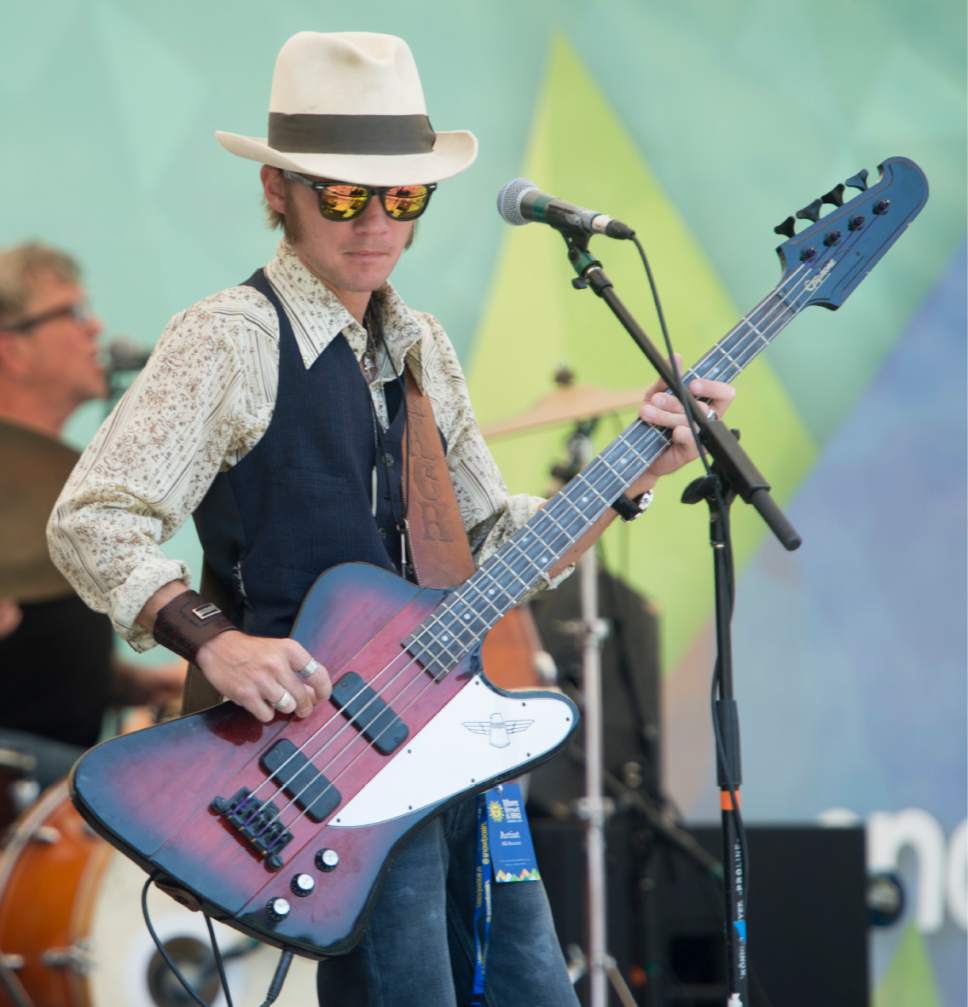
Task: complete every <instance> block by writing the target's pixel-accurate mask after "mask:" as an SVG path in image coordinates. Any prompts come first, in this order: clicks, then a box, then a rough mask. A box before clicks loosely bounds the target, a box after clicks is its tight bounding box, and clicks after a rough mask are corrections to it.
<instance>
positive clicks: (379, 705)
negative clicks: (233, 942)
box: [71, 564, 578, 957]
mask: <svg viewBox="0 0 968 1007" xmlns="http://www.w3.org/2000/svg"><path fill="white" fill-rule="evenodd" d="M445 596H446V592H443V591H437V590H428V589H422V588H419V587H416V586H415V585H413V584H410V583H408V582H406V581H404V580H402V579H401V578H399V577H397V576H395V575H394V574H392V573H389V572H387V571H384V570H381V569H379V568H376V567H372V566H368V565H366V564H347V565H345V566H340V567H336V568H334V569H333V570H330V571H328V572H327V573H326V574H324V575H323V576H322V577H320V578H319V580H318V581H317V582H316V584H315V585H314V587H313V588H312V589H311V591H310V593H309V594H308V595H307V596H306V599H305V601H304V602H303V605H302V607H301V609H300V613H299V617H298V619H297V621H296V623H295V626H294V628H293V633H292V635H293V637H294V638H295V639H297V640H298V641H299V642H300V643H302V644H303V645H304V646H305V647H306V649H307V650H309V652H310V653H311V654H313V655H314V656H315V657H316V658H317V660H319V661H321V662H322V663H323V664H324V665H325V666H326V667H327V668H328V669H329V672H330V674H331V677H332V679H333V682H334V693H333V697H332V699H331V700H330V701H328V702H324V703H319V704H317V706H316V708H315V709H314V711H313V713H312V714H311V715H310V716H309V717H307V718H306V719H305V720H297V719H295V718H292V717H288V716H287V717H283V716H281V715H277V716H276V717H275V719H274V720H273V721H272V722H270V723H268V724H262V723H260V722H259V721H257V720H256V719H255V718H254V717H252V716H251V715H250V714H248V713H247V712H245V711H244V710H242V709H241V708H240V707H238V706H236V705H235V704H233V703H223V704H221V705H219V706H215V707H212V708H211V709H208V710H204V711H202V712H201V713H197V714H193V715H191V716H187V717H182V718H179V719H177V720H173V721H169V722H167V723H164V724H160V725H157V726H155V727H150V728H147V729H145V730H142V731H138V732H136V733H134V734H129V735H126V736H123V737H120V738H115V739H112V740H110V741H107V742H104V743H103V744H101V745H99V746H97V747H96V748H94V749H92V750H91V751H90V752H88V753H87V754H86V755H85V756H84V757H83V758H82V759H81V760H80V761H79V762H78V763H77V765H76V766H75V768H74V772H73V774H72V778H71V788H72V797H73V799H74V802H75V804H76V805H77V807H78V809H79V810H80V812H81V814H82V815H83V816H84V817H85V818H86V819H87V821H88V822H89V823H90V824H91V825H92V826H93V828H94V829H95V830H96V831H97V832H98V833H100V834H101V835H102V836H104V837H105V838H106V839H108V840H109V841H110V842H111V843H113V844H114V845H115V846H117V847H118V848H119V849H120V850H122V851H123V852H124V853H126V854H127V855H128V856H129V857H131V858H132V859H133V860H135V861H136V862H137V863H139V864H140V865H141V866H142V867H143V868H144V869H145V870H146V871H148V872H150V873H152V874H154V875H156V877H157V880H158V882H159V883H160V885H161V886H162V887H164V888H165V889H166V890H168V891H169V892H170V893H171V894H173V895H175V896H176V897H177V898H179V899H180V900H182V901H184V902H186V903H187V904H190V905H193V906H197V907H198V908H201V909H203V910H204V911H205V912H207V913H209V914H210V915H212V916H213V917H214V918H216V919H218V920H220V921H222V922H225V923H228V924H230V925H232V926H235V927H236V928H237V929H239V930H241V931H243V932H245V933H248V934H250V935H252V936H254V937H256V938H258V939H259V940H262V941H266V942H268V943H270V944H275V945H277V946H279V947H288V948H290V949H292V950H294V951H296V952H298V953H301V954H304V955H309V956H312V957H325V956H327V955H333V954H339V953H343V952H345V951H347V950H349V949H350V948H352V947H353V945H354V944H355V943H356V942H357V941H358V940H359V938H360V936H361V934H362V929H363V926H364V924H365V922H366V917H367V913H368V909H369V907H370V906H371V904H372V902H373V900H374V898H375V896H376V893H377V892H378V890H379V886H380V880H381V877H382V875H383V873H384V871H385V870H386V868H387V865H388V862H389V861H390V859H392V856H393V852H394V850H395V848H396V847H397V846H398V845H399V844H400V843H401V842H402V841H403V840H404V838H405V837H406V836H407V834H408V833H410V832H412V831H413V830H414V829H416V828H418V827H419V826H420V825H422V824H423V823H425V822H426V821H427V820H428V819H429V818H430V817H432V816H433V815H434V814H436V813H439V812H440V811H442V810H443V809H444V808H445V807H447V806H448V805H449V804H451V803H453V802H455V801H457V800H460V799H461V798H463V797H467V796H469V795H471V794H474V793H477V792H480V791H482V790H485V789H487V788H488V787H490V786H493V785H494V784H496V783H498V782H500V781H502V780H505V779H508V778H510V777H513V776H516V775H518V774H519V773H521V772H522V771H525V770H527V769H528V768H530V767H532V766H534V765H536V764H538V763H540V762H542V761H544V760H545V759H546V758H547V757H548V756H550V755H551V754H552V753H553V752H554V751H555V750H556V749H558V748H559V747H560V746H561V745H562V744H563V743H564V742H565V740H566V739H567V737H568V735H569V734H571V732H572V731H573V730H574V729H575V727H576V725H577V721H578V713H577V710H576V708H575V706H574V704H573V703H571V701H570V700H568V699H567V698H565V697H564V696H561V695H558V694H557V693H551V692H515V693H513V694H512V693H507V692H504V691H503V690H500V689H497V688H495V687H494V686H493V685H491V683H489V682H488V681H487V679H486V678H484V677H483V676H482V675H481V674H480V673H479V672H480V671H481V668H480V656H479V655H480V649H479V648H478V649H476V650H475V651H472V652H471V653H470V654H469V655H468V656H466V657H464V658H463V659H461V660H460V661H459V662H458V663H457V664H456V666H454V667H453V668H451V669H449V670H448V671H447V672H446V673H443V672H442V671H441V669H440V667H439V664H434V663H433V662H428V661H425V662H424V663H423V664H421V663H420V662H418V661H417V660H416V659H415V658H414V657H413V656H412V654H411V652H410V651H408V650H407V648H406V646H405V645H404V642H403V641H405V640H411V641H412V640H413V638H414V636H415V635H416V636H417V637H419V636H420V631H421V626H422V625H426V624H427V623H428V622H432V620H433V612H434V610H435V608H437V607H438V606H439V605H440V603H441V600H442V599H443V598H444V597H445ZM438 636H439V634H438ZM443 638H444V640H445V641H446V639H447V634H444V636H443ZM413 649H415V648H414V647H413V646H411V650H413ZM438 654H439V650H438ZM428 666H429V667H430V668H431V670H427V667H428ZM414 883H416V884H419V879H414Z"/></svg>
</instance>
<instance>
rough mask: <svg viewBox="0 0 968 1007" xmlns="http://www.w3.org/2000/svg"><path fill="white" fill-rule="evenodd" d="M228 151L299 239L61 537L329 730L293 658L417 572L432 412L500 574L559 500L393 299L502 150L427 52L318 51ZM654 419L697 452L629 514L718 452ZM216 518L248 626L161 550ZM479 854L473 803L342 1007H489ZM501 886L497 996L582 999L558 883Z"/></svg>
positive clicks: (199, 307)
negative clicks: (482, 972)
mask: <svg viewBox="0 0 968 1007" xmlns="http://www.w3.org/2000/svg"><path fill="white" fill-rule="evenodd" d="M217 136H218V139H219V142H220V143H221V144H222V145H223V146H224V147H225V148H226V149H227V150H229V151H230V152H231V153H233V154H236V155H238V156H241V157H244V158H248V159H250V160H254V161H256V162H257V163H259V164H261V165H262V167H261V171H260V177H261V183H262V190H263V194H264V197H265V202H266V204H267V209H268V213H269V216H270V220H271V221H272V222H273V223H274V224H276V225H278V226H281V227H282V230H283V238H282V240H281V242H280V244H279V247H278V250H277V253H276V255H275V257H274V258H273V259H272V260H271V261H270V262H269V263H268V264H267V265H266V266H265V268H264V269H259V270H257V271H256V273H254V274H253V276H252V277H250V278H249V279H248V280H247V281H246V282H245V283H243V284H240V285H239V286H235V287H231V288H229V289H227V290H223V291H220V292H219V293H216V294H213V295H212V296H210V297H207V298H205V299H204V300H202V301H200V302H198V303H197V304H195V305H193V306H192V307H190V308H189V309H188V310H187V311H184V312H182V313H181V314H179V315H176V316H175V317H174V318H173V319H172V321H171V323H170V324H169V326H168V328H167V329H166V330H165V332H164V333H163V335H162V336H161V338H160V340H159V342H158V344H157V347H156V348H155V351H154V353H153V355H152V358H151V360H150V361H149V363H148V365H147V367H146V368H145V370H144V371H143V373H142V374H141V375H140V376H139V378H138V379H137V380H136V381H135V382H134V384H133V386H132V388H131V389H130V391H129V392H128V394H127V396H126V398H125V400H124V401H123V402H122V404H121V405H120V406H119V407H118V409H116V410H115V412H114V413H113V415H112V416H111V417H110V418H109V419H108V420H107V421H106V422H105V424H104V425H103V427H102V428H101V430H100V431H99V433H98V434H97V436H96V437H95V439H94V441H93V442H92V444H91V445H90V446H89V447H88V449H87V451H86V452H85V453H84V455H83V457H82V459H81V461H80V463H79V464H78V467H77V468H76V470H75V471H74V474H73V475H72V477H71V479H70V481H69V483H68V485H67V486H66V488H65V490H64V492H63V494H62V496H61V498H60V500H59V502H58V504H57V506H56V508H55V510H54V513H53V515H52V518H51V522H50V525H49V540H50V545H51V550H52V554H53V556H54V557H55V560H56V562H57V564H58V565H59V567H60V568H61V569H62V570H63V572H64V573H65V575H66V576H67V577H68V578H69V579H70V580H71V581H72V583H73V584H74V585H75V586H76V588H77V590H78V592H79V593H80V594H81V596H82V597H83V598H84V599H85V600H86V601H87V602H88V604H90V605H91V606H92V607H94V608H96V609H98V610H100V611H104V612H107V613H108V614H109V615H110V616H111V619H112V621H113V623H114V625H115V627H116V628H117V629H118V630H119V631H120V632H121V633H123V634H124V635H125V636H126V637H127V639H128V640H129V641H130V642H131V644H132V646H134V647H135V648H136V649H139V650H143V649H146V648H148V647H151V646H153V645H154V643H156V642H163V643H165V644H166V645H168V646H170V647H172V648H173V649H174V650H175V651H176V652H177V653H180V654H182V655H183V656H185V657H187V658H189V659H191V660H192V661H194V662H195V663H196V664H197V666H198V667H199V668H200V669H201V671H202V673H203V674H204V677H205V679H206V680H207V683H208V686H209V687H210V698H212V699H213V700H214V697H216V696H223V697H226V698H227V699H229V700H232V701H233V702H235V703H237V704H239V705H240V706H242V707H244V708H245V709H246V710H247V711H248V712H249V713H251V714H252V716H253V717H255V718H257V719H258V720H259V721H261V722H263V723H268V722H269V721H271V720H272V719H273V718H274V717H275V716H276V715H277V713H278V714H283V715H290V714H291V715H293V716H294V717H296V718H305V717H307V716H309V715H310V714H311V712H312V711H313V708H314V706H315V705H316V704H318V703H321V702H323V701H326V700H327V699H328V698H329V697H330V693H331V683H330V679H329V676H328V673H327V669H326V668H325V667H323V666H322V665H321V664H320V663H319V662H317V661H315V660H314V659H313V658H312V657H311V655H310V654H309V652H308V651H307V650H306V649H305V648H304V647H302V646H301V645H300V644H299V643H297V642H296V641H295V640H293V639H290V638H288V633H289V631H290V628H291V626H292V623H293V620H294V619H295V617H296V613H297V610H298V608H299V605H300V602H301V601H302V598H303V596H304V595H305V594H306V592H307V591H308V590H309V589H310V587H311V586H312V584H313V582H314V581H315V580H316V578H317V577H318V576H319V575H320V574H321V573H323V572H324V571H326V570H328V569H330V568H331V567H333V566H335V565H336V564H339V563H345V562H349V561H363V562H367V563H370V564H375V565H377V566H382V567H384V568H387V569H389V570H394V571H396V572H397V573H400V574H402V575H404V576H412V569H411V566H410V559H411V556H412V546H411V543H410V542H409V541H408V529H409V528H410V524H411V522H410V520H408V518H410V517H412V516H413V515H412V514H411V515H408V513H407V509H406V508H407V502H408V501H409V500H410V499H411V492H412V491H415V490H416V489H419V487H412V486H408V485H407V482H408V479H409V477H408V476H407V475H405V473H406V472H407V471H409V470H408V468H407V463H406V458H405V457H404V445H405V444H406V442H407V440H408V433H407V429H408V427H407V424H408V417H409V414H410V412H411V406H409V405H408V403H409V402H410V401H411V399H410V398H409V394H410V393H411V392H413V393H414V394H417V395H420V394H422V395H423V396H425V397H426V399H427V400H429V403H430V405H431V407H432V411H433V422H434V423H435V424H436V427H437V429H438V430H439V434H440V440H441V441H442V443H443V444H444V446H445V452H446V469H447V472H448V474H449V482H450V483H451V485H452V487H453V494H454V496H455V498H456V504H457V507H458V509H459V516H460V521H461V522H462V524H463V528H464V530H465V531H466V535H467V539H468V541H469V543H470V547H471V549H472V550H473V553H474V556H475V559H476V560H477V561H478V562H481V561H483V560H484V558H486V556H488V555H489V554H490V553H492V552H493V551H494V550H495V549H496V548H497V547H498V546H499V545H500V543H501V542H502V541H504V540H506V539H507V537H508V536H509V535H510V534H511V533H513V532H514V531H515V530H516V529H517V528H519V527H520V526H522V525H523V524H524V523H525V522H526V521H527V519H528V518H529V517H530V516H531V514H532V513H533V512H534V510H535V508H536V507H538V506H540V503H541V501H538V500H534V499H531V498H527V497H522V496H509V495H508V493H507V491H506V489H505V487H504V484H503V482H502V480H501V477H500V475H499V473H498V471H497V468H496V466H495V463H494V461H493V459H492V457H491V455H490V453H489V451H488V449H487V447H486V446H485V443H484V440H483V438H482V436H481V433H480V431H479V429H478V427H477V425H476V423H475V420H474V417H473V413H472V411H471V406H470V402H469V399H468V393H467V388H466V384H465V380H464V376H463V374H462V371H461V368H460V365H459V363H458V360H457V356H456V353H455V351H454V349H453V346H452V345H451V343H450V341H449V340H448V338H447V336H446V334H445V333H444V331H443V329H442V327H441V325H440V323H439V322H438V321H437V320H436V319H435V318H434V317H433V316H432V315H429V314H425V313H423V312H419V311H415V310H413V309H411V308H410V307H408V306H407V305H406V304H405V303H404V301H403V299H402V298H401V296H400V294H399V293H398V292H397V291H396V290H395V289H394V288H393V287H392V286H391V285H390V284H389V283H388V278H389V276H390V274H391V272H392V271H393V269H394V267H395V265H396V263H397V261H398V259H399V257H400V255H401V254H402V252H403V251H404V249H405V248H407V247H408V246H409V244H410V242H411V241H412V238H413V228H414V221H415V220H416V219H417V218H418V217H419V216H420V215H421V214H422V213H423V212H424V211H425V210H426V209H427V207H428V204H429V202H430V200H431V196H432V194H433V192H434V189H435V188H436V184H437V183H438V182H439V181H441V180H443V179H446V178H448V177H451V176H453V175H456V174H457V173H458V172H460V171H462V170H464V169H465V168H467V167H468V166H469V165H470V164H471V163H472V162H473V160H474V158H475V155H476V148H477V142H476V140H475V138H474V137H473V135H472V134H470V133H468V132H463V131H456V132H436V133H435V132H434V131H433V129H432V128H431V126H430V122H429V119H428V118H427V116H426V108H425V105H424V98H423V92H422V88H421V84H420V80H419V77H418V74H417V70H416V67H415V65H414V62H413V57H412V55H411V53H410V50H409V48H408V47H407V46H406V44H405V43H404V42H403V41H402V40H400V39H398V38H395V37H392V36H386V35H374V34H367V33H339V34H317V33H309V32H304V33H300V34H298V35H296V36H293V38H291V39H290V40H289V41H288V42H286V44H285V45H284V46H283V48H282V50H281V52H280V54H279V57H278V61H277V63H276V69H275V76H274V79H273V86H272V97H271V101H270V114H269V130H268V137H267V138H266V139H264V140H263V139H257V138H252V137H245V136H239V135H236V134H226V133H219V134H217ZM691 391H692V392H693V393H694V394H695V395H697V396H700V397H702V398H703V399H704V400H706V401H708V402H709V403H710V404H711V407H712V408H713V409H715V410H716V411H717V412H718V413H719V414H720V415H721V414H722V413H723V412H725V410H726V409H727V408H728V406H729V404H730V402H731V400H732V398H733V390H732V388H730V387H729V386H727V385H724V384H721V383H719V382H715V381H697V382H695V383H693V385H692V386H691ZM641 416H642V417H643V419H645V420H647V421H648V422H649V423H651V424H654V425H658V426H662V427H667V428H672V430H673V434H672V439H671V444H670V447H669V448H668V450H667V451H666V452H665V453H664V454H662V455H661V457H660V458H659V459H658V461H656V462H655V463H654V464H653V465H652V466H651V467H650V469H649V470H648V471H646V472H644V473H642V474H641V476H640V477H639V478H638V479H637V480H636V481H635V482H634V483H633V484H632V485H630V486H629V487H628V489H627V491H626V497H625V498H623V499H621V500H620V501H619V503H618V504H617V505H616V506H617V508H618V510H619V512H620V513H622V515H623V516H624V517H627V518H628V517H632V516H635V515H636V514H637V513H638V512H639V511H640V507H639V503H638V501H640V500H641V498H642V497H643V495H644V494H648V493H650V492H651V490H652V487H653V485H654V484H655V482H656V480H657V479H658V478H659V477H660V476H661V475H663V474H665V473H668V472H671V471H673V470H675V469H677V468H679V467H680V466H682V465H683V464H685V463H686V462H688V461H689V460H690V459H692V458H693V457H694V455H695V452H694V446H693V442H692V437H691V435H690V432H689V430H688V428H687V426H686V421H685V418H684V416H683V415H682V412H681V409H680V407H679V405H678V403H677V401H676V400H675V399H674V397H672V396H671V395H668V394H665V393H664V392H663V391H662V388H661V387H660V386H659V385H653V386H652V388H650V389H649V390H648V391H647V392H646V393H645V398H644V401H643V404H642V407H641ZM416 471H417V472H419V471H420V468H419V467H418V468H417V470H416ZM413 495H414V497H415V496H416V492H413ZM615 513H616V512H615V511H610V513H609V515H608V517H606V518H604V519H602V520H600V521H599V522H598V523H597V525H596V526H595V527H594V528H593V529H592V530H591V531H590V532H589V533H588V534H587V535H586V536H585V538H584V539H583V540H582V541H581V542H580V543H579V549H578V550H576V552H577V551H580V549H584V548H587V547H588V546H589V545H591V544H592V542H593V541H594V540H595V539H596V538H597V537H598V536H599V535H600V534H601V532H602V531H603V530H604V527H605V526H606V525H607V524H608V523H609V522H610V520H612V519H613V518H614V517H615ZM190 514H193V515H194V518H195V521H196V525H197V527H198V530H199V536H200V538H201V541H202V545H203V548H204V550H205V558H206V566H207V568H208V569H209V570H210V571H211V573H212V574H213V576H214V580H215V581H216V582H218V583H219V584H220V586H221V588H222V598H224V599H225V604H224V605H223V608H224V609H225V611H224V612H222V611H219V610H218V609H216V608H215V606H214V605H211V604H207V603H206V600H204V599H202V598H201V596H200V595H198V594H196V593H195V592H194V591H192V590H190V589H189V587H188V583H189V571H188V569H187V568H186V566H185V565H184V564H183V563H180V562H177V561H174V560H171V559H168V558H166V557H165V556H164V555H163V554H162V552H161V551H160V549H159V543H160V542H163V541H164V540H166V539H167V538H168V537H169V536H170V535H171V534H172V533H173V532H174V531H175V529H176V528H177V527H178V526H179V525H180V524H181V523H182V522H183V521H184V520H185V519H186V518H187V517H188V516H189V515H190ZM474 845H475V818H474V801H473V800H470V801H467V800H464V801H461V802H459V803H457V804H456V805H454V806H452V807H451V808H450V809H449V810H447V811H446V812H445V813H444V814H443V815H440V816H438V817H436V818H434V819H433V820H432V822H431V823H430V824H429V825H427V826H426V827H424V828H422V829H420V830H419V831H418V832H415V833H414V834H413V835H411V836H409V837H408V838H407V839H406V841H405V843H404V844H402V845H401V847H400V848H399V850H398V852H397V855H396V857H395V859H394V861H393V863H392V866H391V867H390V869H389V871H388V873H387V875H386V877H385V878H384V884H383V888H382V890H381V892H380V894H379V896H378V898H377V900H376V903H375V907H374V909H373V912H372V914H371V916H370V921H369V925H368V928H367V931H366V933H365V935H364V937H363V940H362V942H361V943H360V944H359V945H358V947H357V948H356V949H355V950H354V951H352V952H351V953H349V954H347V955H343V956H340V957H338V958H336V959H334V960H332V961H330V962H327V963H326V964H324V965H323V966H321V968H320V973H319V991H320V998H321V1002H324V1003H325V1004H326V1005H327V1007H332V1005H336V1004H354V1005H359V1004H364V1003H365V1004H372V1005H377V1004H379V1005H382V1007H391V1005H399V1007H412V1005H413V1004H416V1003H425V1004H429V1005H434V1007H447V1005H456V1004H457V1003H463V1002H466V999H467V996H468V992H469V990H470V986H471V976H472V973H473V968H474V963H473V961H472V959H473V953H472V952H473V948H474V939H473V934H472V920H471V916H472V913H473V899H474V893H473V886H474V876H473V866H472V865H473V857H474ZM499 887H500V888H501V891H499V892H496V893H495V897H494V921H493V928H492V931H491V935H490V942H489V945H490V948H489V955H488V963H487V989H486V991H485V995H484V1002H486V1003H489V1004H500V1005H501V1007H513V1005H520V1007H541V1005H545V1007H562V1005H565V1004H569V1003H570V1004H574V1003H576V1000H575V997H574V992H573V990H572V988H571V985H570V983H569V981H568V977H567V974H566V971H565V968H564V962H563V960H562V956H561V953H560V950H559V948H558V943H557V940H556V938H555V935H554V929H553V926H552V922H551V918H550V914H549V911H548V907H547V900H546V898H545V895H544V892H543V890H542V887H541V885H540V883H536V884H530V883H529V884H513V885H502V886H499Z"/></svg>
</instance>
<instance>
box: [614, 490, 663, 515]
mask: <svg viewBox="0 0 968 1007" xmlns="http://www.w3.org/2000/svg"><path fill="white" fill-rule="evenodd" d="M652 495H653V494H652V490H648V491H647V492H646V493H642V494H641V495H640V496H637V497H636V498H635V499H634V500H633V499H632V498H631V497H628V496H626V495H625V494H624V493H623V494H622V495H621V496H620V497H619V498H618V499H617V500H615V501H613V503H612V510H613V511H615V513H616V514H618V516H619V517H620V518H621V519H622V520H623V521H634V520H635V519H636V518H637V517H641V516H642V515H643V514H644V513H645V512H646V511H647V510H648V509H649V504H651V503H652Z"/></svg>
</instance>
